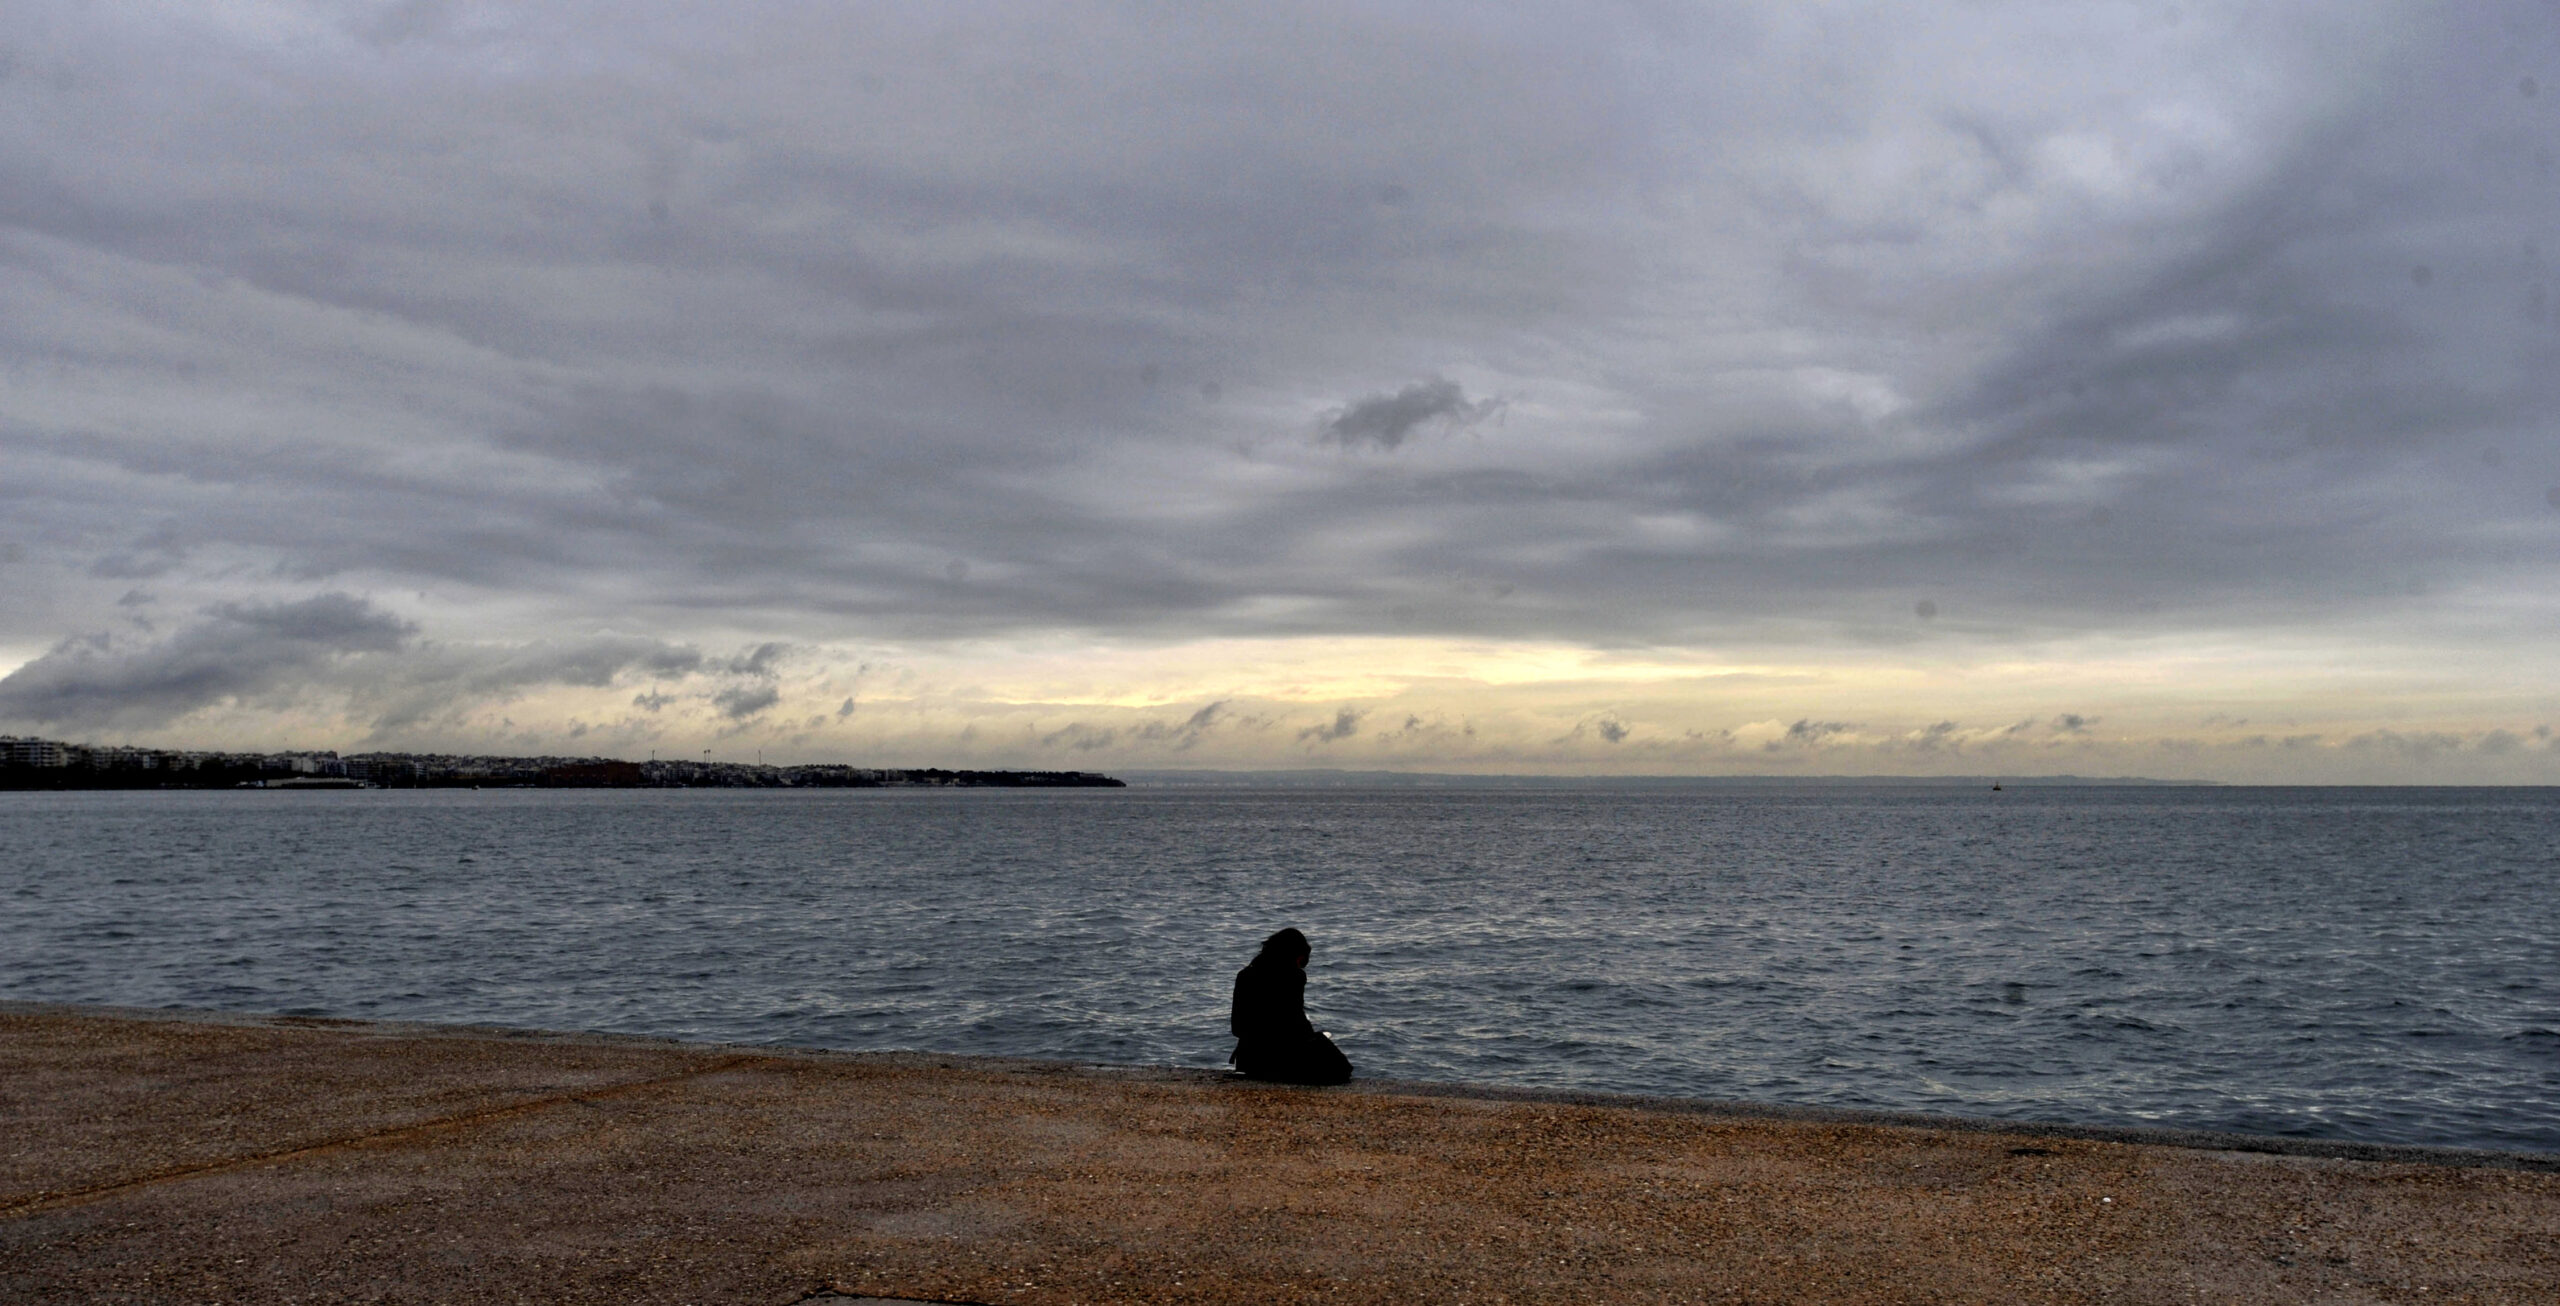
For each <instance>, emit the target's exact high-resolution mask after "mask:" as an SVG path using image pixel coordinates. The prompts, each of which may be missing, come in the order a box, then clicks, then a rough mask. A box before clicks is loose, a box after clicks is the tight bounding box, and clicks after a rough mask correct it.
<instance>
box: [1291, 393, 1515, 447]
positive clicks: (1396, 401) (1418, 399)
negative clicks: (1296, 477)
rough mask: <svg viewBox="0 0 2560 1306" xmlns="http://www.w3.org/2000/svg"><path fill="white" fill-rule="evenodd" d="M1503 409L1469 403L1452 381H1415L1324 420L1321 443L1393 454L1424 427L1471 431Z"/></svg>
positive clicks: (1494, 402)
mask: <svg viewBox="0 0 2560 1306" xmlns="http://www.w3.org/2000/svg"><path fill="white" fill-rule="evenodd" d="M1502 408H1503V404H1502V401H1501V400H1498V399H1482V400H1476V401H1474V402H1469V401H1468V399H1467V392H1466V391H1465V390H1464V389H1462V388H1460V387H1459V385H1458V383H1457V382H1455V381H1449V380H1431V381H1417V382H1415V383H1413V384H1412V385H1409V386H1406V387H1405V388H1403V389H1401V390H1398V391H1396V392H1395V393H1393V394H1377V395H1371V396H1369V397H1368V398H1366V399H1362V400H1360V401H1359V402H1357V403H1354V404H1351V405H1349V406H1347V407H1344V408H1339V409H1336V410H1334V411H1333V412H1331V413H1329V414H1327V415H1326V416H1325V419H1324V426H1323V429H1322V436H1321V438H1322V439H1323V440H1324V442H1325V443H1327V444H1337V445H1341V446H1342V447H1343V448H1346V449H1350V448H1357V447H1359V446H1361V445H1364V444H1365V445H1369V446H1372V447H1375V448H1379V449H1394V448H1397V447H1399V446H1401V445H1402V444H1403V443H1404V442H1405V440H1406V439H1407V438H1408V437H1410V436H1411V435H1412V434H1413V433H1414V432H1415V431H1416V430H1419V429H1421V428H1422V427H1424V426H1426V425H1438V426H1441V427H1443V428H1446V429H1451V430H1454V429H1457V428H1459V427H1466V426H1473V425H1475V424H1476V423H1478V422H1481V421H1483V420H1485V419H1486V418H1488V417H1492V416H1494V415H1495V414H1497V413H1500V412H1501V411H1502Z"/></svg>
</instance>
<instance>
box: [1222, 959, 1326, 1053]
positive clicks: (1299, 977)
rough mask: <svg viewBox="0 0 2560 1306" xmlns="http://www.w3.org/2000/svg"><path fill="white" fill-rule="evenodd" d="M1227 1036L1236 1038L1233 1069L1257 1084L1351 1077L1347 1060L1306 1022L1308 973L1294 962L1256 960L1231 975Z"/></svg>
mask: <svg viewBox="0 0 2560 1306" xmlns="http://www.w3.org/2000/svg"><path fill="white" fill-rule="evenodd" d="M1227 1031H1228V1032H1229V1033H1231V1034H1234V1035H1235V1036H1236V1052H1235V1058H1234V1060H1235V1063H1236V1069H1238V1070H1241V1071H1243V1072H1244V1073H1246V1074H1248V1075H1251V1076H1253V1077H1254V1078H1256V1079H1276V1080H1281V1081H1284V1082H1287V1083H1292V1084H1339V1083H1343V1082H1344V1081H1346V1080H1348V1079H1350V1078H1351V1059H1350V1058H1349V1057H1346V1056H1344V1055H1342V1050H1341V1049H1340V1048H1337V1047H1335V1046H1334V1045H1333V1040H1332V1039H1329V1038H1326V1037H1325V1036H1324V1035H1322V1034H1319V1033H1317V1032H1316V1027H1315V1026H1314V1025H1313V1024H1310V1023H1309V1022H1308V1020H1307V973H1306V972H1305V971H1303V970H1300V969H1299V968H1298V967H1297V965H1296V963H1294V962H1289V961H1283V960H1279V959H1276V958H1271V959H1266V958H1261V957H1256V958H1254V961H1253V964H1252V965H1250V966H1247V967H1245V968H1244V969H1243V970H1240V971H1237V972H1236V997H1235V1007H1234V1009H1233V1011H1232V1012H1231V1013H1230V1014H1229V1015H1228V1017H1227Z"/></svg>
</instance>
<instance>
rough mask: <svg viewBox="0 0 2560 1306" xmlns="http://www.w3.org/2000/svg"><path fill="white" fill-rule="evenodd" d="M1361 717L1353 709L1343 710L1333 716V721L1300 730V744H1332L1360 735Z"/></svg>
mask: <svg viewBox="0 0 2560 1306" xmlns="http://www.w3.org/2000/svg"><path fill="white" fill-rule="evenodd" d="M1361 715H1362V714H1361V713H1359V712H1357V711H1355V710H1353V709H1351V708H1347V707H1346V708H1343V709H1341V710H1339V711H1337V712H1335V713H1334V714H1333V720H1331V721H1329V722H1326V723H1324V724H1322V725H1312V726H1308V727H1306V728H1305V729H1303V730H1300V731H1299V732H1298V742H1299V743H1302V744H1304V743H1317V744H1330V743H1333V742H1335V741H1337V740H1343V739H1349V738H1350V737H1352V736H1353V735H1356V734H1359V733H1360V717H1361Z"/></svg>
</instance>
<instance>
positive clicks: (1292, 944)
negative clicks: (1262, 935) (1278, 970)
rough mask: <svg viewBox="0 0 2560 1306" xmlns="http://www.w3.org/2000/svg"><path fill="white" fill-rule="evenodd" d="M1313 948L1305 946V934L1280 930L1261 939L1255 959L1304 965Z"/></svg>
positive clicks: (1289, 964)
mask: <svg viewBox="0 0 2560 1306" xmlns="http://www.w3.org/2000/svg"><path fill="white" fill-rule="evenodd" d="M1314 951H1315V950H1314V949H1313V948H1310V947H1308V946H1307V936H1306V935H1303V934H1300V933H1298V932H1297V931H1296V930H1293V929H1291V930H1281V931H1279V932H1277V933H1275V934H1273V935H1272V936H1271V937H1270V938H1267V939H1264V940H1263V941H1262V952H1261V955H1259V956H1257V957H1255V958H1254V960H1255V961H1258V962H1262V961H1268V962H1278V963H1280V964H1283V965H1288V966H1304V965H1306V964H1307V958H1308V956H1309V955H1311V954H1312V953H1313V952H1314Z"/></svg>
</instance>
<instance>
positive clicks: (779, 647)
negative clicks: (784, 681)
mask: <svg viewBox="0 0 2560 1306" xmlns="http://www.w3.org/2000/svg"><path fill="white" fill-rule="evenodd" d="M788 652H790V649H789V647H788V646H786V645H784V644H782V643H780V642H777V641H768V642H766V643H763V644H758V645H756V646H755V647H754V648H751V649H749V650H747V651H746V652H744V653H741V654H739V655H738V656H736V657H733V658H730V659H729V660H728V661H727V662H725V663H723V664H722V665H721V669H722V670H724V671H727V672H729V673H730V674H732V675H739V676H770V675H772V674H774V672H775V670H776V668H777V666H778V664H779V663H780V662H781V661H782V658H783V655H784V654H786V653H788Z"/></svg>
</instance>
